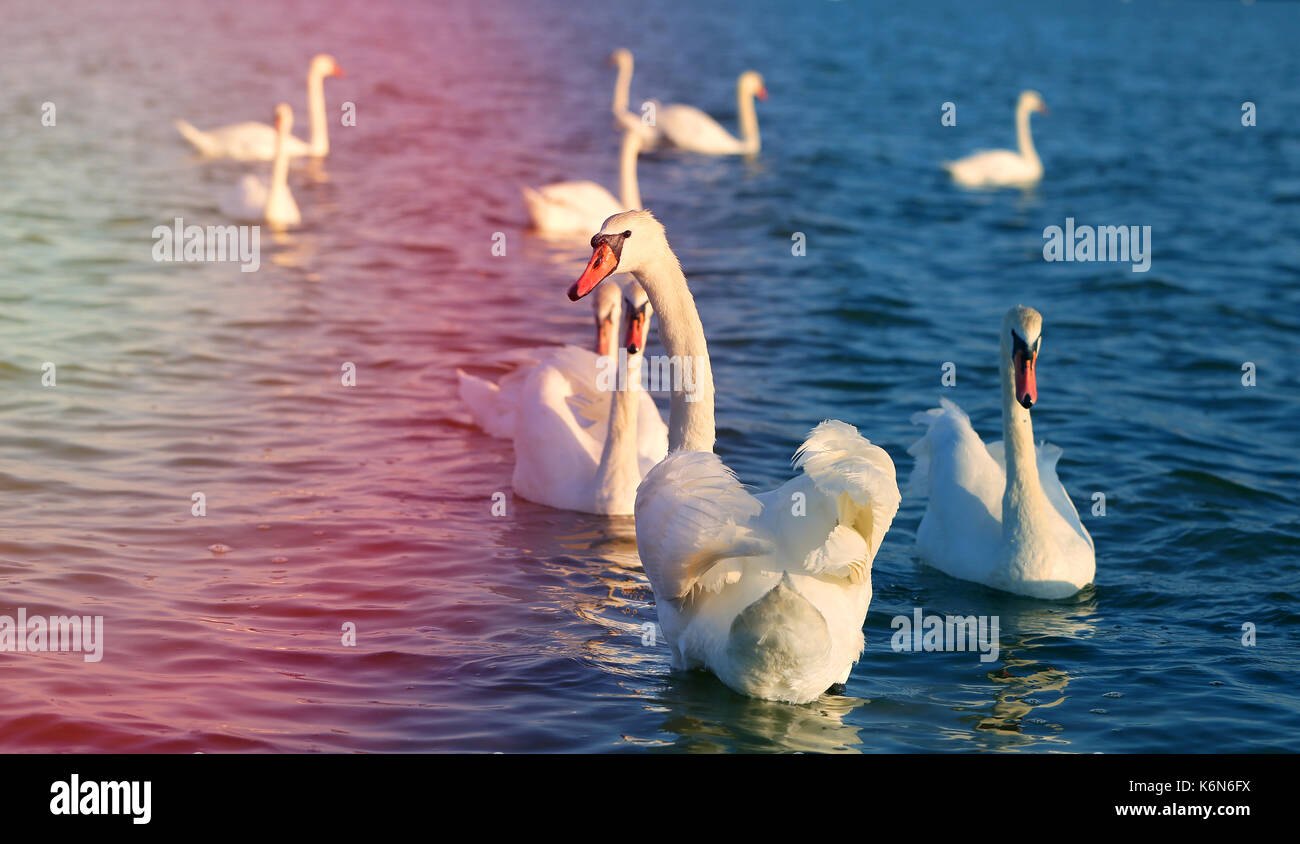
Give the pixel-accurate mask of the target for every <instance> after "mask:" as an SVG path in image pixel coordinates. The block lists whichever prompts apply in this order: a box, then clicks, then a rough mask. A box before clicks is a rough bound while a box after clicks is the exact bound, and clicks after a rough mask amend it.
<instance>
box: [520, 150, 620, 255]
mask: <svg viewBox="0 0 1300 844" xmlns="http://www.w3.org/2000/svg"><path fill="white" fill-rule="evenodd" d="M640 151H641V137H640V135H638V134H637V133H636V132H633V131H631V130H627V129H625V130H624V131H623V143H622V145H621V147H620V151H619V167H618V173H619V193H620V194H621V196H620V197H619V198H615V196H614V195H613V194H612V193H610V192H609V191H607V190H605V189H604V188H603V187H601V186H600V185H598V184H596V183H595V182H557V183H555V184H552V185H546V186H544V187H540V188H530V187H524V188H523V194H524V205H525V206H527V208H528V216H529V217H530V218H532V221H533V229H534V230H536V231H537V232H540V233H542V234H548V235H573V234H583V235H584V236H585V234H586V233H587V232H589V231H591V230H592V229H593V228H595V227H596V226H599V225H600V223H601V221H602V220H604V219H606V218H607V217H609V216H610V215H612V214H617V213H618V212H619V211H626V210H628V209H629V208H640V207H641V190H640V187H639V186H638V184H637V179H636V159H637V155H638V154H639V153H640Z"/></svg>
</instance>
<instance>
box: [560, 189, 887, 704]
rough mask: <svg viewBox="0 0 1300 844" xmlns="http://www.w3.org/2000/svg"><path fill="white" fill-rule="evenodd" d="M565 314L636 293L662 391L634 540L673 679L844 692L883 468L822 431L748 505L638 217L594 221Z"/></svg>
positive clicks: (662, 249) (880, 526) (705, 374)
mask: <svg viewBox="0 0 1300 844" xmlns="http://www.w3.org/2000/svg"><path fill="white" fill-rule="evenodd" d="M592 246H593V250H594V251H593V253H592V256H591V260H590V261H589V262H588V264H587V268H586V270H584V271H583V273H582V275H581V277H579V279H578V281H577V282H575V283H574V285H573V287H571V288H570V289H569V298H570V299H575V300H576V299H580V298H581V297H583V296H585V295H587V294H588V293H589V292H591V291H592V290H593V289H594V288H596V287H597V286H598V285H599V284H600V283H601V281H602V280H603V279H604V278H606V277H607V276H609V275H610V274H611V273H614V272H627V273H631V274H632V275H634V276H635V277H636V279H637V280H638V281H639V282H641V285H642V286H643V287H644V288H645V291H646V293H647V294H648V295H649V297H650V301H651V302H652V303H653V304H654V306H655V311H656V312H657V313H658V314H659V319H660V324H659V336H660V338H661V339H662V340H663V343H664V346H665V347H666V349H667V352H668V356H669V359H671V360H677V361H682V362H683V364H682V366H683V368H684V367H685V366H686V365H687V363H689V365H690V366H691V380H690V382H689V385H688V383H687V382H686V380H685V379H684V378H683V379H681V381H680V382H679V383H675V384H673V393H672V411H671V414H670V417H669V433H668V438H669V439H668V446H669V448H670V449H671V451H670V453H669V454H668V456H667V457H665V458H664V459H663V461H662V462H660V463H659V465H658V466H655V467H654V468H653V469H651V470H650V472H649V473H647V474H646V476H645V480H643V481H642V482H641V486H640V488H639V489H638V490H637V493H636V538H637V546H638V549H639V552H640V556H641V564H642V566H643V567H644V568H645V572H646V575H647V577H649V579H650V585H651V586H652V587H653V588H654V594H655V606H656V608H657V611H658V615H659V626H660V628H661V629H662V630H663V633H664V636H665V638H666V639H667V642H668V645H669V648H670V649H671V651H672V662H673V666H674V667H675V668H707V669H708V670H710V671H712V672H713V673H714V674H716V675H717V676H718V678H719V679H720V680H722V682H723V683H725V684H726V685H727V686H729V687H730V688H732V689H734V690H735V691H737V692H740V693H741V694H745V695H749V696H751V697H758V698H766V699H769V700H781V701H787V702H790V703H807V702H809V701H812V700H815V699H817V698H818V697H819V696H820V695H821V694H822V693H823V692H825V691H826V690H827V689H828V688H829V687H831V686H832V685H834V684H835V683H843V682H845V681H846V680H847V679H848V676H849V672H850V670H851V669H852V667H853V663H854V662H856V661H857V659H858V656H859V654H861V652H862V648H863V635H862V625H863V622H864V620H865V619H866V615H867V607H868V606H869V605H870V603H871V564H872V560H873V559H874V557H875V555H876V551H877V550H879V548H880V543H881V540H883V539H884V536H885V532H886V531H887V530H888V529H889V526H890V523H891V522H892V521H893V518H894V514H895V513H896V512H897V510H898V501H899V494H898V486H897V484H896V483H895V480H894V463H893V461H892V460H890V459H889V455H888V454H886V453H885V451H884V450H883V449H881V448H879V447H878V446H874V445H872V444H871V443H870V442H868V441H867V440H866V439H865V438H864V437H862V436H861V435H859V434H858V431H857V429H856V428H854V427H853V426H852V425H848V424H846V423H844V422H837V421H827V422H822V423H821V424H820V425H818V426H817V427H816V428H814V429H813V430H812V432H811V433H810V434H809V435H808V437H807V439H805V440H804V443H803V445H802V446H800V447H799V450H798V451H797V452H795V457H794V460H795V466H796V468H797V469H799V470H800V473H799V474H798V475H796V476H795V477H794V478H793V479H792V480H790V481H789V482H788V483H786V484H784V485H783V486H780V487H778V488H776V489H774V490H772V491H770V492H767V493H763V494H762V495H757V496H756V495H753V494H751V493H750V492H749V491H748V490H746V489H745V488H744V487H742V486H741V485H740V482H739V481H737V480H736V476H735V474H733V473H732V471H731V470H730V469H728V468H727V467H726V465H724V464H723V462H722V461H721V459H719V458H718V456H717V455H716V454H714V453H713V443H714V437H715V421H714V412H713V374H712V368H711V366H710V363H709V350H708V347H707V344H706V342H705V339H704V328H703V326H702V325H701V324H700V317H699V312H698V311H697V310H696V307H695V300H694V298H693V297H692V296H691V292H690V289H689V288H688V287H687V284H686V276H685V275H683V274H682V270H681V265H680V264H679V263H678V261H677V256H676V255H675V254H673V251H672V249H671V248H670V247H669V245H668V239H667V236H666V235H665V233H664V228H663V226H662V225H660V224H659V222H658V221H657V220H656V219H655V218H654V217H653V216H652V215H651V214H650V213H649V212H648V211H629V212H625V213H622V214H617V215H615V216H613V217H611V218H610V219H608V220H606V221H605V224H604V226H602V227H601V229H600V231H599V232H598V233H597V234H596V235H595V236H594V237H593V238H592Z"/></svg>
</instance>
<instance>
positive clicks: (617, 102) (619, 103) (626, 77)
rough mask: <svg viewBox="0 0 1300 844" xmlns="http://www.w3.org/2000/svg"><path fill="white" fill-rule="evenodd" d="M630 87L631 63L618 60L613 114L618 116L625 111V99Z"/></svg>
mask: <svg viewBox="0 0 1300 844" xmlns="http://www.w3.org/2000/svg"><path fill="white" fill-rule="evenodd" d="M631 88H632V63H631V62H619V65H618V77H617V78H616V79H615V80H614V105H613V111H614V116H615V117H619V116H621V115H622V114H623V113H625V112H626V111H627V100H628V95H629V91H630V90H631Z"/></svg>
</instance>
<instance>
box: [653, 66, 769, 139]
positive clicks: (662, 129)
mask: <svg viewBox="0 0 1300 844" xmlns="http://www.w3.org/2000/svg"><path fill="white" fill-rule="evenodd" d="M755 97H757V98H758V99H760V100H766V99H767V86H766V85H764V84H763V77H762V75H761V74H759V73H758V71H755V70H747V71H745V72H744V73H742V74H740V77H739V78H738V79H737V80H736V114H737V116H738V119H739V121H740V137H739V138H737V137H735V136H734V135H732V134H731V133H730V132H728V131H727V130H726V129H724V128H722V126H721V124H719V123H718V121H716V120H714V119H713V118H712V117H709V116H708V115H707V114H705V113H704V112H702V111H700V110H699V109H698V108H696V107H695V106H688V105H681V104H680V103H669V104H668V105H665V106H660V107H659V108H658V110H657V112H658V113H657V114H656V116H655V123H656V125H657V126H658V128H659V133H660V135H661V137H662V142H663V143H664V144H666V145H669V146H674V147H677V148H678V149H684V150H690V151H691V152H701V153H704V154H705V155H755V154H757V153H758V151H759V148H760V147H761V146H762V141H761V139H760V137H759V134H758V113H757V112H756V111H755V110H754V98H755Z"/></svg>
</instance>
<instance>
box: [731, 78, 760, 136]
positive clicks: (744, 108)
mask: <svg viewBox="0 0 1300 844" xmlns="http://www.w3.org/2000/svg"><path fill="white" fill-rule="evenodd" d="M736 114H738V115H740V140H741V142H743V143H744V145H745V151H746V152H748V153H751V154H752V153H756V152H758V150H759V148H760V147H761V146H762V140H761V139H760V138H759V136H758V112H757V111H755V110H754V95H753V94H746V93H745V91H744V88H742V87H741V84H740V83H739V82H737V83H736Z"/></svg>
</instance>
